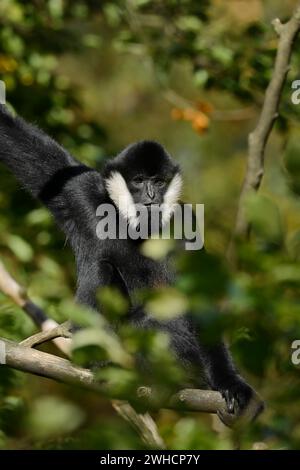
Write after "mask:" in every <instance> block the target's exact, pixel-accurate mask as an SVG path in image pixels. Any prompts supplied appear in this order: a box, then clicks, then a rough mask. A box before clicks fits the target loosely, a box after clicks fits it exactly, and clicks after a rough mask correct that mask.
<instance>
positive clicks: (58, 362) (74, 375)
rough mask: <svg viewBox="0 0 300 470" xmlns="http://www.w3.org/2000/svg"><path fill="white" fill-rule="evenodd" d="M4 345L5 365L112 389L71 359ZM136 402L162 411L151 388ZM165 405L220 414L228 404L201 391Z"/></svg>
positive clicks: (1, 357)
mask: <svg viewBox="0 0 300 470" xmlns="http://www.w3.org/2000/svg"><path fill="white" fill-rule="evenodd" d="M0 345H1V348H0V351H1V353H0V364H2V365H6V366H9V367H12V368H14V369H17V370H21V371H23V372H28V373H30V374H34V375H39V376H42V377H47V378H49V379H53V380H56V381H58V382H63V383H66V384H71V385H79V386H82V387H83V388H86V389H89V390H94V391H96V392H100V393H102V394H106V392H107V390H108V388H109V387H108V385H109V384H108V383H107V382H103V381H102V382H101V381H97V380H96V379H95V376H94V374H93V373H92V371H91V370H89V369H84V368H82V367H79V366H77V365H75V364H72V363H71V362H70V361H69V360H67V359H63V358H61V357H58V356H54V355H52V354H48V353H45V352H42V351H37V350H35V349H32V348H29V347H25V346H22V345H20V344H17V343H15V342H13V341H9V340H7V339H4V338H0ZM120 398H121V399H122V398H124V397H120ZM133 401H134V402H135V401H136V402H139V403H140V404H143V406H145V405H146V406H149V407H150V408H158V406H159V405H158V403H157V399H156V397H155V394H154V393H153V392H152V390H151V389H150V388H148V387H140V388H139V389H138V391H137V394H136V397H133ZM117 405H118V402H116V407H117ZM164 406H166V407H167V408H175V409H176V408H177V409H178V408H180V409H182V410H188V411H203V412H209V413H217V411H219V410H222V411H224V410H225V409H226V404H225V401H224V399H223V398H222V396H221V394H220V393H218V392H214V391H211V390H198V389H195V390H194V389H189V390H182V391H181V392H179V393H178V394H176V395H174V397H172V398H171V399H170V400H169V401H168V403H165V404H164ZM122 412H123V411H122Z"/></svg>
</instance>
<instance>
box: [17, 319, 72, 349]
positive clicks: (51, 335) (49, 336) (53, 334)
mask: <svg viewBox="0 0 300 470" xmlns="http://www.w3.org/2000/svg"><path fill="white" fill-rule="evenodd" d="M71 326H72V324H71V322H70V321H67V322H65V323H62V324H61V325H58V326H56V327H55V328H52V329H49V330H45V331H41V332H40V333H36V334H35V335H32V336H30V337H29V338H26V339H24V341H21V343H20V346H26V347H28V348H34V347H35V346H38V345H39V344H42V343H46V342H47V341H51V340H53V339H56V338H72V332H71Z"/></svg>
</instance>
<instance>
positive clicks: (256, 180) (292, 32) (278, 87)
mask: <svg viewBox="0 0 300 470" xmlns="http://www.w3.org/2000/svg"><path fill="white" fill-rule="evenodd" d="M273 25H274V28H275V30H276V32H277V34H278V35H279V43H278V50H277V55H276V60H275V65H274V71H273V75H272V78H271V81H270V83H269V85H268V88H267V90H266V94H265V99H264V104H263V107H262V111H261V114H260V117H259V120H258V123H257V125H256V127H255V129H254V130H253V132H252V133H251V134H250V135H249V139H248V162H247V170H246V175H245V179H244V183H243V187H242V192H241V196H240V201H239V207H238V213H237V219H236V226H235V234H234V235H235V237H240V236H246V235H247V234H248V233H249V230H250V226H249V223H248V221H247V218H246V215H245V200H246V198H247V196H248V195H249V193H251V192H252V191H257V190H258V188H259V187H260V184H261V180H262V177H263V173H264V159H265V148H266V144H267V141H268V138H269V135H270V133H271V130H272V128H273V125H274V122H275V120H276V119H277V117H278V108H279V103H280V98H281V94H282V90H283V86H284V84H285V80H286V76H287V73H288V71H289V64H290V58H291V54H292V49H293V44H294V41H295V39H296V37H297V34H298V33H299V30H300V5H298V7H297V8H296V10H295V12H294V14H293V16H292V17H291V19H290V20H289V21H288V22H287V23H285V24H282V23H281V22H280V21H279V20H275V21H273ZM232 248H233V246H231V249H232ZM230 251H231V250H230Z"/></svg>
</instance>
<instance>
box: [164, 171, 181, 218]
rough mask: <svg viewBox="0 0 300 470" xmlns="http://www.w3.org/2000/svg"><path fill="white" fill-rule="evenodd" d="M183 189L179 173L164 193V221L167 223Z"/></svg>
mask: <svg viewBox="0 0 300 470" xmlns="http://www.w3.org/2000/svg"><path fill="white" fill-rule="evenodd" d="M181 190H182V178H181V176H180V174H179V173H176V175H175V176H174V177H173V179H172V181H171V183H170V184H169V187H168V189H167V191H166V193H165V195H164V202H163V204H164V206H163V212H162V222H163V225H165V224H166V223H167V222H169V220H170V218H171V216H172V214H173V212H174V209H175V205H176V203H177V202H178V199H179V197H180V194H181Z"/></svg>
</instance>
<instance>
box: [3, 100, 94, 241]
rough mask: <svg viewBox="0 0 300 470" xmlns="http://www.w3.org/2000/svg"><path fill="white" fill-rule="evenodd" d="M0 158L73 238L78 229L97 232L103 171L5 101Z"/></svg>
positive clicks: (85, 231)
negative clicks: (85, 162) (81, 159)
mask: <svg viewBox="0 0 300 470" xmlns="http://www.w3.org/2000/svg"><path fill="white" fill-rule="evenodd" d="M0 162H3V163H5V165H6V166H7V167H8V168H9V169H10V170H11V171H12V172H13V174H14V175H15V176H16V177H17V178H18V180H19V181H20V182H21V183H22V185H23V186H24V188H25V189H27V190H28V191H29V192H30V193H31V194H32V195H33V196H34V197H35V198H37V199H39V200H40V201H41V202H42V203H43V204H45V205H46V206H47V207H48V208H49V209H50V211H51V212H52V213H53V215H54V217H55V219H56V221H57V223H58V225H59V226H60V227H61V228H62V230H63V231H64V232H65V233H66V235H67V236H68V237H70V238H71V241H72V236H73V235H74V236H75V235H76V236H77V237H78V233H79V234H80V235H83V236H84V235H85V234H86V236H91V232H92V231H93V234H95V230H94V224H93V222H92V221H93V220H94V217H93V218H92V216H94V214H95V210H96V207H97V205H98V204H99V202H101V192H102V189H103V182H102V178H101V176H100V174H99V173H97V172H96V171H95V170H93V169H91V168H89V167H87V166H85V165H83V164H81V163H79V162H78V161H76V160H75V159H74V158H73V157H72V156H71V155H70V154H69V153H68V152H67V151H66V150H65V149H64V148H62V147H61V146H60V145H59V144H58V143H57V142H55V141H54V140H53V139H51V138H50V137H49V136H48V135H47V134H45V133H44V132H43V131H41V130H39V129H38V128H37V127H34V126H32V125H30V124H28V123H27V122H25V121H24V120H23V119H22V118H20V117H14V116H12V115H11V114H10V113H9V112H8V110H7V109H6V107H5V106H4V105H0ZM87 188H88V191H87ZM99 199H100V201H99Z"/></svg>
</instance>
